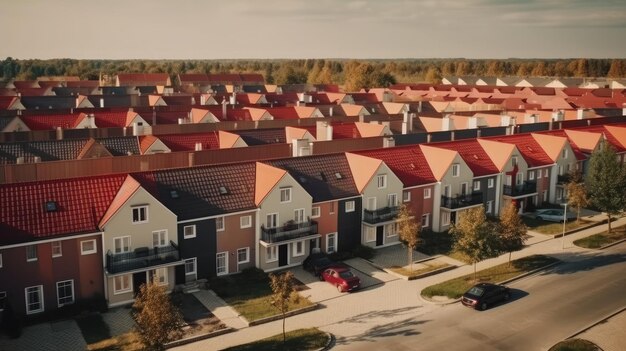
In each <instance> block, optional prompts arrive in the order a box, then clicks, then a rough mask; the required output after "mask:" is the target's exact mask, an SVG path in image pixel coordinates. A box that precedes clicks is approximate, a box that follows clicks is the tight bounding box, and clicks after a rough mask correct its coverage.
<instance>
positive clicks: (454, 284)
mask: <svg viewBox="0 0 626 351" xmlns="http://www.w3.org/2000/svg"><path fill="white" fill-rule="evenodd" d="M557 261H558V260H557V259H556V258H552V257H549V256H543V255H533V256H528V257H524V258H520V259H517V260H513V261H511V265H509V263H508V262H507V263H503V264H500V265H497V266H494V267H491V268H487V269H484V270H481V271H478V272H477V280H478V281H481V282H492V283H498V282H502V281H505V280H507V279H510V278H513V277H516V276H518V275H520V274H523V273H526V272H530V271H532V270H534V269H537V268H541V267H544V266H546V265H548V264H551V263H554V262H557ZM478 265H480V263H478ZM475 283H476V281H475V280H474V273H471V274H468V275H465V276H463V277H459V278H456V279H452V280H448V281H445V282H443V283H439V284H436V285H431V286H429V287H427V288H426V289H424V290H422V296H425V297H433V296H446V297H448V298H450V299H458V298H459V297H461V295H463V293H465V292H466V291H467V290H468V289H469V288H470V287H472V286H473V285H474V284H475Z"/></svg>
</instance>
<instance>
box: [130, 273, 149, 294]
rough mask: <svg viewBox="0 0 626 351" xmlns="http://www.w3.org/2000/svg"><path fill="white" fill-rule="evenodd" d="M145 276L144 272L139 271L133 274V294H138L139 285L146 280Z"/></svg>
mask: <svg viewBox="0 0 626 351" xmlns="http://www.w3.org/2000/svg"><path fill="white" fill-rule="evenodd" d="M146 276H147V274H146V272H139V273H134V274H133V292H134V293H135V296H136V295H137V294H139V290H140V289H141V286H142V285H144V284H145V283H146V282H147V281H148V280H147V278H146Z"/></svg>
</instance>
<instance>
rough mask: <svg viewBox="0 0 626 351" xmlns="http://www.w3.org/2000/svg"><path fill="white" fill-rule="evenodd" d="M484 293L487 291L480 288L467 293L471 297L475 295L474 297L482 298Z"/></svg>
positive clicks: (474, 288)
mask: <svg viewBox="0 0 626 351" xmlns="http://www.w3.org/2000/svg"><path fill="white" fill-rule="evenodd" d="M484 292H485V289H483V288H479V287H477V286H475V287H473V288H471V289H469V291H468V292H467V293H468V294H469V295H473V296H482V295H483V293H484Z"/></svg>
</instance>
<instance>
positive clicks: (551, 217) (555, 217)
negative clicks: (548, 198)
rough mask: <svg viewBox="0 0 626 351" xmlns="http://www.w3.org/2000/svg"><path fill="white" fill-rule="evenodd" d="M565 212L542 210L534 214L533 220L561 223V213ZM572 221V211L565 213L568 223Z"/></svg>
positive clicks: (574, 216) (574, 217)
mask: <svg viewBox="0 0 626 351" xmlns="http://www.w3.org/2000/svg"><path fill="white" fill-rule="evenodd" d="M564 212H565V210H564V209H562V208H549V209H544V210H537V211H536V212H535V218H536V219H539V220H542V221H549V222H563V213H564ZM572 219H576V214H575V213H574V212H572V211H567V220H568V221H570V220H572Z"/></svg>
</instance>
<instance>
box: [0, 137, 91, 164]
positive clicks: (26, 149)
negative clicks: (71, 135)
mask: <svg viewBox="0 0 626 351" xmlns="http://www.w3.org/2000/svg"><path fill="white" fill-rule="evenodd" d="M87 141H88V139H64V140H49V141H29V142H19V143H1V144H0V164H14V163H16V162H17V158H18V157H23V158H24V163H33V162H35V157H39V158H40V161H41V162H46V161H59V160H75V159H76V157H78V155H79V154H80V152H81V151H82V150H83V148H84V147H85V144H86V143H87Z"/></svg>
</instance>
